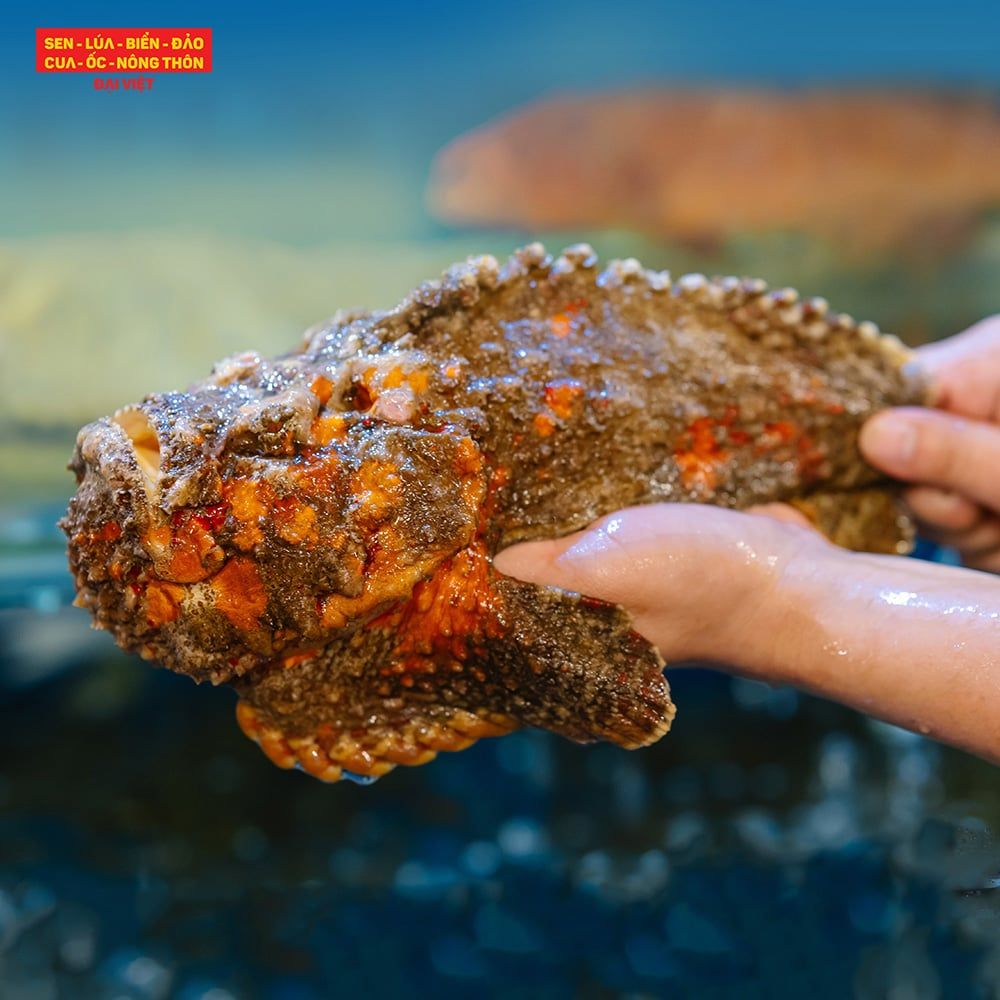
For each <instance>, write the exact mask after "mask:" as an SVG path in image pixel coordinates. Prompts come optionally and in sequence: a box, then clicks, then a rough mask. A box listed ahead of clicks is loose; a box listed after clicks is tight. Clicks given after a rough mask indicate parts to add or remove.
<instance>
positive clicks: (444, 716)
mask: <svg viewBox="0 0 1000 1000" xmlns="http://www.w3.org/2000/svg"><path fill="white" fill-rule="evenodd" d="M235 686H236V688H237V690H238V692H239V693H240V695H241V697H242V701H241V703H240V706H239V708H238V719H239V722H240V725H241V727H242V729H243V731H244V732H245V733H246V734H247V735H248V736H250V737H251V738H252V739H254V740H256V741H257V742H258V743H259V744H260V746H261V748H262V749H263V750H264V752H265V753H266V754H267V755H268V756H269V757H270V758H271V759H272V760H273V761H274V762H275V763H276V764H278V765H279V766H281V767H294V766H296V765H299V766H301V767H302V768H303V769H304V770H306V771H308V772H309V773H310V774H314V775H316V776H317V777H320V778H323V779H324V780H327V781H336V780H338V779H339V778H340V777H341V775H342V772H343V771H345V770H346V771H351V772H354V773H357V774H363V775H369V776H379V775H381V774H384V773H386V772H387V771H389V770H391V769H392V768H393V767H394V766H395V765H397V764H422V763H425V762H426V761H428V760H430V759H432V758H433V756H434V755H435V754H436V753H437V752H439V751H443V750H461V749H464V748H465V747H467V746H469V745H470V744H471V743H473V742H474V741H475V740H477V739H480V738H481V737H484V736H498V735H502V734H504V733H507V732H510V731H511V730H513V729H516V728H518V727H519V726H537V727H540V728H543V729H549V730H551V731H553V732H556V733H559V734H560V735H562V736H566V737H568V738H570V739H573V740H577V741H579V742H589V741H592V740H608V741H610V742H612V743H616V744H618V745H619V746H622V747H628V748H633V747H639V746H645V745H647V744H649V743H652V742H654V741H655V740H657V739H659V738H660V737H661V736H662V735H663V734H664V733H665V732H666V731H667V730H668V729H669V728H670V723H671V721H672V719H673V715H674V706H673V704H672V703H671V701H670V695H669V688H668V686H667V682H666V679H665V678H664V676H663V661H662V660H661V658H660V656H659V654H658V653H657V651H656V649H655V648H654V647H653V646H651V645H650V644H649V643H648V642H647V641H646V640H645V639H643V638H642V637H641V636H640V635H639V634H638V633H636V632H635V631H634V630H633V628H632V626H631V621H630V619H629V617H628V615H627V614H626V613H625V612H624V611H623V610H622V609H620V608H617V607H615V606H613V605H609V604H605V603H603V602H600V601H593V600H590V599H587V598H584V597H581V596H579V595H577V594H570V593H566V592H564V591H560V590H555V589H551V588H542V587H537V586H535V585H534V584H528V583H523V582H521V581H519V580H513V579H510V578H506V577H500V576H498V575H497V574H496V573H495V572H494V571H493V569H492V566H491V565H490V563H489V560H488V559H487V558H486V556H485V555H484V554H483V553H482V551H478V550H476V548H475V547H470V548H469V549H466V550H463V551H462V552H459V553H456V555H455V556H454V557H452V559H450V560H447V561H446V562H445V563H443V564H442V565H441V566H440V567H439V569H438V571H437V572H436V573H435V574H434V575H433V576H432V577H431V578H430V579H428V580H425V581H423V582H422V583H420V584H418V585H417V587H416V588H415V589H414V591H413V594H412V596H411V598H410V600H409V601H408V602H406V603H405V604H402V605H399V606H397V607H395V608H393V609H391V610H389V611H388V612H386V613H384V614H383V615H381V616H380V617H379V618H377V619H375V620H374V621H371V622H369V623H368V624H367V625H366V626H365V627H363V628H361V629H359V630H357V631H355V632H354V633H352V634H350V635H345V636H344V637H342V638H341V639H340V640H339V641H338V642H336V643H334V644H331V645H330V646H327V647H324V648H323V649H322V650H317V651H315V652H314V653H313V654H309V653H305V654H296V655H293V656H286V657H285V658H284V659H283V660H280V661H276V662H274V663H272V664H270V665H268V666H267V667H264V668H258V669H256V670H254V671H251V672H250V673H248V674H247V675H245V676H244V677H242V678H240V679H239V680H238V681H237V682H236V685H235Z"/></svg>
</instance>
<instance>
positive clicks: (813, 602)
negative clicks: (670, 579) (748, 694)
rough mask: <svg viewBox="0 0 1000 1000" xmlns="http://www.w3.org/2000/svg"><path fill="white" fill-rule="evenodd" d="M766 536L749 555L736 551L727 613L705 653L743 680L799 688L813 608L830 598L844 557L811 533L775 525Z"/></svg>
mask: <svg viewBox="0 0 1000 1000" xmlns="http://www.w3.org/2000/svg"><path fill="white" fill-rule="evenodd" d="M762 520H763V519H762ZM768 534H769V535H770V536H771V537H765V538H764V539H763V540H762V541H761V542H760V543H759V544H758V546H757V547H756V551H755V550H754V548H752V547H750V546H741V547H740V548H739V549H738V550H737V552H736V553H735V556H736V558H735V559H734V560H733V562H732V564H731V565H730V566H729V567H728V572H727V574H726V578H727V583H726V586H725V588H724V591H723V592H724V595H725V598H726V600H727V607H728V608H729V609H730V610H729V611H728V613H727V614H726V615H725V616H724V617H723V619H722V620H721V624H720V626H719V627H718V628H717V629H716V630H715V633H716V634H715V638H714V640H713V641H712V643H711V648H710V649H708V650H707V651H706V653H707V658H708V659H711V660H713V661H714V662H718V663H724V664H726V665H727V666H729V667H732V668H735V669H736V670H737V671H738V672H739V673H742V674H745V675H747V676H751V677H760V678H761V679H766V680H768V681H769V682H771V683H787V684H798V683H801V677H799V676H798V667H799V666H800V665H801V662H802V656H803V654H804V652H805V650H806V648H807V647H808V646H809V644H810V641H811V637H813V636H814V635H815V632H816V617H817V614H818V612H819V608H818V607H817V603H818V602H827V601H829V600H830V598H831V595H832V594H833V592H834V591H833V590H832V588H831V581H835V580H837V579H839V578H841V576H842V575H843V574H844V571H845V567H844V566H843V565H842V563H844V562H846V560H848V559H850V556H851V553H849V552H847V551H846V550H844V549H840V548H838V547H837V546H835V545H833V544H831V543H830V542H828V541H827V540H826V539H825V538H824V537H822V536H821V535H818V534H817V533H816V532H815V531H813V530H811V529H804V528H798V527H793V526H788V525H783V524H774V525H773V528H772V529H771V531H770V532H769V533H768ZM834 601H835V598H834Z"/></svg>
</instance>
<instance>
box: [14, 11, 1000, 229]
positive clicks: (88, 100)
mask: <svg viewBox="0 0 1000 1000" xmlns="http://www.w3.org/2000/svg"><path fill="white" fill-rule="evenodd" d="M43 24H44V25H51V26H74V25H85V26H90V25H103V26H116V25H126V26H128V25H135V24H140V25H142V26H145V25H153V26H155V25H160V24H174V25H192V26H202V25H205V26H209V27H212V28H213V29H214V32H215V70H214V72H213V73H212V74H211V75H208V76H201V75H191V76H185V75H183V74H178V75H161V76H158V77H156V80H155V85H154V89H153V91H152V92H148V93H141V94H129V93H122V92H119V93H116V94H99V93H95V92H94V91H93V89H92V84H91V78H90V77H89V76H88V75H87V74H81V75H78V76H68V75H59V74H37V73H35V71H34V55H33V47H34V28H35V27H36V26H39V25H43ZM998 39H1000V5H998V4H996V3H985V2H970V0H959V2H956V3H949V4H947V5H941V4H913V3H903V2H899V0H890V2H886V3H871V2H864V0H844V2H841V3H837V4H829V5H822V4H806V3H801V2H800V0H779V2H775V3H757V4H751V3H746V2H739V3H737V2H718V3H713V4H705V3H700V2H691V0H688V2H683V3H677V2H674V3H670V2H665V3H660V2H656V0H641V2H635V0H632V2H624V3H616V4H609V3H579V2H577V3H571V2H566V0H556V2H550V3H544V4H538V3H525V2H511V3H505V4H503V5H500V6H496V5H489V4H473V3H462V2H455V0H446V2H443V3H429V4H424V3H413V2H410V3H399V2H390V3H381V4H374V5H363V4H297V5H295V6H294V7H293V8H280V7H275V6H274V5H271V4H263V3H243V4H238V5H237V4H225V5H215V6H214V7H206V6H205V5H203V4H194V3H172V4H166V3H150V4H143V5H141V6H139V7H137V6H136V5H135V4H133V3H120V2H118V3H103V4H87V5H81V4H73V3H66V2H63V3H48V4H45V5H44V6H43V7H41V8H37V7H35V8H32V7H24V8H19V7H15V5H5V7H4V10H3V12H2V13H0V83H2V86H0V179H2V180H4V183H3V184H2V185H0V207H2V211H0V235H3V234H5V233H6V234H10V233H16V234H19V235H20V234H29V233H39V232H64V231H68V230H69V231H75V230H90V229H107V228H116V227H121V228H128V227H130V226H135V227H142V226H146V225H164V224H170V225H192V226H198V227H204V226H208V227H209V228H215V229H218V230H220V231H225V232H236V233H244V232H245V233H252V234H255V235H268V236H275V237H277V238H290V239H292V238H293V239H295V240H297V241H299V242H306V243H308V242H310V241H316V242H319V241H324V240H332V239H338V238H352V237H355V238H356V237H370V236H372V235H380V236H386V237H394V236H399V235H414V234H415V235H424V236H426V235H433V233H434V232H435V228H434V226H433V225H432V223H431V222H430V221H429V220H428V219H427V218H426V216H424V215H423V214H422V212H421V211H420V210H419V197H420V190H421V187H422V185H423V182H424V178H425V176H426V171H427V167H428V164H429V162H430V159H431V157H432V155H433V153H434V152H435V151H436V150H437V149H438V148H440V146H441V145H443V144H444V143H445V142H446V141H447V140H449V139H451V138H452V137H454V136H455V135H457V134H459V133H461V132H463V131H465V130H466V129H468V128H471V127H473V126H474V125H477V124H479V123H480V122H482V121H483V120H485V119H488V118H490V117H492V116H494V115H496V114H498V113H500V112H503V111H505V110H508V109H509V108H511V107H513V106H515V105H518V104H520V103H522V102H525V101H529V100H531V99H533V98H535V97H538V96H540V95H543V94H546V93H550V92H552V91H553V90H558V89H596V88H603V87H612V86H613V87H619V86H627V85H631V84H637V83H648V82H651V81H658V82H664V81H666V82H728V83H734V84H745V83H757V84H781V85H786V84H791V85H800V84H810V83H830V82H856V81H867V82H875V83H882V82H897V83H908V84H940V83H962V84H965V85H974V86H981V87H986V88H993V89H996V87H997V85H998V84H1000V58H998V41H997V40H998ZM269 164H275V165H277V167H280V169H276V176H277V177H278V178H279V180H278V181H277V182H276V183H269V181H268V170H267V167H268V165H269ZM288 164H293V165H295V164H298V165H299V166H300V167H301V170H302V172H303V174H304V175H308V176H310V177H311V175H312V174H313V173H314V172H315V171H320V172H322V171H323V170H326V169H328V170H329V171H330V172H331V175H332V173H333V172H334V171H335V170H336V169H337V168H338V167H339V166H342V165H344V164H349V165H351V166H352V167H353V166H357V165H358V164H362V165H364V169H367V170H369V171H371V172H374V174H375V175H376V176H379V177H383V178H384V183H385V185H386V186H387V187H396V186H399V187H401V188H402V189H403V190H404V191H405V192H406V194H407V197H408V198H409V200H410V202H412V211H410V212H409V213H407V212H406V211H405V210H404V208H403V207H402V206H405V205H406V204H407V203H408V202H407V201H406V200H405V199H401V200H400V202H399V203H398V204H399V205H400V208H398V209H397V210H396V211H395V213H394V215H395V216H396V218H395V220H393V219H391V218H390V219H386V218H385V217H384V213H383V212H382V211H381V210H380V206H379V204H377V202H378V199H377V198H372V199H371V200H372V204H371V205H369V206H363V209H367V211H366V210H361V211H359V212H350V213H347V212H342V213H339V216H340V217H339V218H338V213H332V212H331V213H328V212H325V211H324V210H323V205H322V204H320V203H319V202H321V200H322V199H321V198H320V197H319V196H317V198H316V202H317V204H315V205H314V208H313V211H312V212H310V211H309V210H308V209H307V208H306V207H305V206H303V205H301V204H295V203H294V202H293V201H292V200H291V197H292V195H293V194H294V192H293V191H291V190H289V188H291V187H293V186H294V181H293V180H292V179H291V177H294V171H292V172H291V177H290V174H289V172H288V171H287V170H286V169H285V166H286V165H288ZM213 172H222V173H223V174H226V173H231V175H232V176H234V177H237V178H238V177H240V176H242V175H248V176H251V177H252V178H254V181H255V188H254V190H255V192H256V197H254V198H252V199H251V198H247V199H246V200H245V205H244V211H243V212H242V213H239V215H238V216H236V217H234V214H232V213H231V214H223V213H222V212H221V211H220V210H219V209H218V208H217V207H213V204H212V201H213V199H211V198H208V197H206V196H205V195H206V193H207V187H208V182H207V179H206V178H207V177H208V176H209V175H211V174H212V173H213ZM172 195H173V196H172ZM329 196H330V198H332V199H333V200H334V201H337V199H338V196H337V195H336V193H334V192H332V191H331V192H330V195H329ZM215 200H217V198H216V199H215ZM283 204H287V205H288V206H289V213H290V214H291V215H292V216H293V217H292V218H288V217H285V218H283V217H282V212H280V211H274V210H273V209H274V207H275V206H282V205H283ZM308 216H313V217H315V220H316V222H315V224H314V225H311V224H310V221H309V218H307V217H308Z"/></svg>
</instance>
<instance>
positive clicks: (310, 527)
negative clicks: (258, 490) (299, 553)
mask: <svg viewBox="0 0 1000 1000" xmlns="http://www.w3.org/2000/svg"><path fill="white" fill-rule="evenodd" d="M272 513H273V516H274V527H275V531H276V532H277V534H278V537H279V538H281V539H282V540H283V541H286V542H288V544H289V545H300V544H301V543H302V542H309V543H310V544H314V543H315V542H316V541H317V539H318V537H319V536H318V534H317V531H316V510H315V508H313V507H310V506H309V505H308V504H305V503H303V502H302V501H301V500H299V499H298V498H297V497H294V496H288V497H282V498H281V499H280V500H275V502H274V507H273V509H272Z"/></svg>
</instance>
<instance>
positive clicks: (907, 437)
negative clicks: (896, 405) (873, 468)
mask: <svg viewBox="0 0 1000 1000" xmlns="http://www.w3.org/2000/svg"><path fill="white" fill-rule="evenodd" d="M861 447H862V449H863V450H864V452H865V454H866V455H868V457H869V458H871V459H872V460H873V461H875V462H876V463H880V464H881V463H886V464H892V465H898V466H907V465H909V464H910V463H911V462H912V461H913V458H914V456H915V455H916V453H917V429H916V428H915V427H914V426H913V422H912V421H911V420H908V419H907V418H906V417H902V416H897V415H896V414H894V413H884V414H879V415H878V416H876V417H875V418H874V419H872V420H869V421H868V423H867V424H865V426H864V427H863V428H862V430H861Z"/></svg>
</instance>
